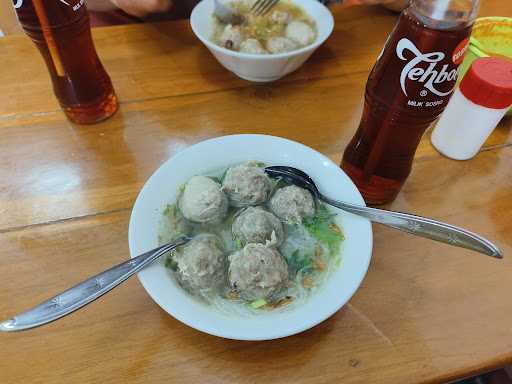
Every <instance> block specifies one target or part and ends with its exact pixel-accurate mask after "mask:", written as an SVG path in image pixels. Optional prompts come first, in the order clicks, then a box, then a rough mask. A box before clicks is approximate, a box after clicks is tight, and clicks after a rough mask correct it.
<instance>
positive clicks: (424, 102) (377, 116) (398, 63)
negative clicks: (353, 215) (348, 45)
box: [341, 0, 478, 205]
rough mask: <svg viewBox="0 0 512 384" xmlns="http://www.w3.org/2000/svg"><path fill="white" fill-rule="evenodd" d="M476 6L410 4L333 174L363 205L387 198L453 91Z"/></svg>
mask: <svg viewBox="0 0 512 384" xmlns="http://www.w3.org/2000/svg"><path fill="white" fill-rule="evenodd" d="M477 9H478V0H412V1H411V2H410V4H409V6H408V7H407V8H406V9H405V10H404V11H403V12H402V14H401V15H400V18H399V20H398V22H397V24H396V26H395V28H394V30H393V32H392V33H391V35H390V36H389V38H388V41H387V42H386V45H385V47H384V49H383V51H382V53H381V54H380V56H379V58H378V59H377V63H376V64H375V66H374V67H373V69H372V71H371V73H370V76H369V78H368V82H367V84H366V92H365V103H364V110H363V116H362V119H361V123H360V125H359V128H358V130H357V132H356V134H355V136H354V137H353V138H352V140H351V142H350V143H349V145H348V147H347V148H346V149H345V152H344V154H343V160H342V163H341V167H342V168H343V170H344V171H345V172H346V173H347V174H348V175H349V176H350V178H351V179H352V180H353V181H354V183H355V184H356V185H357V187H358V188H359V190H360V192H361V194H362V195H363V197H364V199H365V201H366V202H367V203H368V204H372V205H378V204H384V203H388V202H391V201H393V200H394V199H395V197H396V196H397V194H398V192H399V191H400V189H401V188H402V185H403V184H404V182H405V180H406V179H407V177H408V176H409V173H410V171H411V167H412V161H413V158H414V154H415V152H416V148H417V147H418V144H419V142H420V140H421V137H422V135H423V133H424V132H425V130H426V129H427V128H428V127H429V125H430V124H431V123H432V122H433V121H434V120H435V119H436V118H437V117H438V116H439V115H440V114H441V113H442V112H443V110H444V108H445V107H446V105H447V104H448V100H449V99H450V97H451V94H452V91H453V89H454V88H455V85H456V81H457V75H458V67H459V65H460V64H461V63H462V61H463V59H464V53H465V51H466V49H467V47H468V43H469V35H470V33H471V28H472V25H473V21H474V18H475V15H476V12H477Z"/></svg>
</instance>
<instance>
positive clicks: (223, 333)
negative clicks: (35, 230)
mask: <svg viewBox="0 0 512 384" xmlns="http://www.w3.org/2000/svg"><path fill="white" fill-rule="evenodd" d="M237 138H244V139H250V138H263V139H270V140H278V141H281V142H288V143H289V144H291V145H294V146H297V147H298V148H299V149H302V150H305V151H306V152H309V153H311V155H314V156H315V157H316V158H318V162H319V163H320V162H321V163H323V165H324V166H331V167H332V166H333V167H335V168H334V169H337V170H338V172H341V174H340V176H344V178H346V182H347V183H349V184H350V185H351V186H352V188H353V191H354V192H355V197H354V198H353V199H352V200H354V202H355V203H360V204H361V205H365V203H364V200H363V198H362V196H361V194H360V193H359V191H358V190H357V187H356V186H355V185H354V183H353V182H352V181H351V180H350V178H349V177H348V176H347V175H346V174H345V173H344V172H343V170H342V169H341V168H340V167H339V166H338V165H337V164H335V163H334V162H333V161H332V160H331V159H329V158H328V157H327V156H325V155H324V154H322V153H321V152H319V151H317V150H315V149H313V148H311V147H308V146H306V145H304V144H302V143H300V142H296V141H293V140H290V139H287V138H283V137H279V136H272V135H265V134H234V135H226V136H219V137H214V138H210V139H207V140H202V141H200V142H197V143H195V144H193V145H191V146H188V147H187V148H185V149H183V150H181V151H179V152H177V153H175V154H174V155H173V156H171V157H170V158H169V159H167V160H166V161H165V162H163V163H162V164H161V165H160V166H159V167H158V168H157V169H156V170H155V171H154V172H153V174H152V175H151V176H150V177H149V178H148V179H147V180H146V182H145V183H144V185H143V187H142V188H141V190H140V192H139V194H138V196H137V199H136V201H135V203H134V205H133V208H132V212H131V214H130V220H129V227H128V235H129V236H128V242H129V244H128V245H129V251H130V258H134V257H136V256H137V254H135V249H136V247H137V246H136V239H135V230H136V228H135V219H136V216H138V215H140V214H139V213H138V212H140V211H142V208H141V206H142V204H143V203H142V200H143V199H144V198H147V197H146V196H143V195H144V191H145V190H146V189H149V188H150V187H149V184H150V181H151V179H153V178H155V179H157V178H159V177H161V175H160V174H162V173H163V172H164V170H163V168H164V165H165V164H168V163H170V162H171V161H172V160H173V159H177V158H179V157H181V156H184V155H185V153H186V152H187V149H190V148H191V147H194V146H196V145H201V144H204V143H207V144H210V145H211V144H215V145H218V144H219V143H220V142H222V141H225V140H236V139H237ZM326 163H327V164H326ZM355 200H357V201H355ZM359 219H362V220H364V227H365V228H366V229H365V240H366V241H367V246H366V247H365V248H364V250H365V251H364V257H362V258H361V259H363V260H362V261H361V264H360V268H358V269H356V270H355V271H353V272H357V275H354V276H355V281H356V283H355V284H351V285H349V287H345V289H344V290H343V291H341V292H340V295H339V299H341V300H338V299H337V300H335V301H336V303H335V304H334V305H330V306H328V307H329V309H327V310H325V311H323V312H322V315H321V316H319V317H318V318H315V319H310V320H309V321H304V322H302V323H299V324H297V325H296V326H289V327H288V328H287V329H286V330H285V331H284V330H282V329H280V328H279V327H276V329H271V330H266V331H265V332H261V334H258V335H252V334H250V333H243V334H241V333H237V332H233V331H231V330H229V329H228V330H226V329H223V328H222V327H221V328H218V327H216V326H204V325H202V324H201V321H197V320H196V319H195V318H190V317H187V316H186V315H184V314H183V313H180V311H177V312H176V311H173V310H169V308H168V306H167V305H166V304H165V303H164V302H163V300H161V297H162V295H160V294H157V293H155V291H154V290H153V289H152V288H151V287H149V286H148V285H147V284H148V283H147V282H148V281H149V280H148V276H149V275H148V276H146V275H143V273H144V271H141V272H139V273H138V274H137V277H138V279H139V281H140V283H141V284H142V286H143V287H144V289H145V290H146V292H147V293H148V295H149V296H150V297H151V299H152V300H153V301H154V302H155V303H156V304H157V305H158V306H160V308H162V309H163V310H164V311H165V312H166V313H168V314H169V315H170V316H172V317H174V318H175V319H176V320H178V321H180V322H181V323H183V324H185V325H187V326H189V327H191V328H194V329H196V330H198V331H201V332H204V333H207V334H210V335H213V336H217V337H222V338H227V339H233V340H272V339H279V338H283V337H288V336H292V335H295V334H298V333H301V332H303V331H306V330H308V329H310V328H313V327H315V326H317V325H318V324H320V323H322V322H324V321H325V320H327V319H328V318H330V317H331V316H333V315H334V314H335V313H336V312H338V311H339V310H340V309H341V308H342V307H343V306H345V305H346V304H347V303H348V302H349V301H350V299H351V298H352V297H353V295H354V294H355V293H356V291H357V290H358V289H359V288H360V287H361V284H362V282H363V280H364V278H365V276H366V274H367V273H368V269H369V266H370V262H371V259H372V254H373V231H372V225H371V222H370V221H369V220H367V219H364V218H359ZM366 241H365V242H366ZM366 250H368V254H367V255H366ZM342 268H343V267H342ZM331 278H333V277H331ZM319 298H320V299H321V298H322V296H319ZM324 299H325V297H324ZM311 301H314V300H313V298H312V300H311Z"/></svg>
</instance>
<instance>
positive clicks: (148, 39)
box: [0, 0, 512, 384]
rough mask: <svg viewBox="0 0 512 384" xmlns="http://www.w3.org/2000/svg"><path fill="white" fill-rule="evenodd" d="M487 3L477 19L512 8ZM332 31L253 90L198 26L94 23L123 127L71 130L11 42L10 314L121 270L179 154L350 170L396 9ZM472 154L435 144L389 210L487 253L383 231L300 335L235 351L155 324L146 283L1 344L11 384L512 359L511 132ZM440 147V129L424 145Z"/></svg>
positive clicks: (26, 49)
mask: <svg viewBox="0 0 512 384" xmlns="http://www.w3.org/2000/svg"><path fill="white" fill-rule="evenodd" d="M511 14H512V4H511V3H510V2H508V1H507V2H506V1H501V0H483V5H482V9H481V15H509V16H510V15H511ZM335 18H336V27H335V30H334V33H333V35H332V37H331V38H330V39H329V40H328V42H327V43H326V44H325V45H324V46H323V47H321V48H320V49H319V50H318V51H317V53H316V54H315V55H314V56H313V57H312V58H311V60H310V61H309V62H308V63H307V64H306V65H305V66H304V67H303V68H302V69H300V70H299V71H298V72H296V73H295V74H293V75H291V76H289V77H287V78H285V79H283V80H282V81H279V82H277V83H275V84H269V85H260V86H256V85H252V84H249V83H247V82H245V81H242V80H239V79H237V78H236V77H235V76H233V75H231V74H230V73H228V72H226V71H225V70H224V69H223V68H222V67H221V66H220V65H219V64H217V63H216V61H215V60H214V59H213V58H212V56H211V55H210V54H209V53H208V51H207V50H206V49H205V48H203V47H202V46H201V45H200V44H199V42H198V41H197V40H196V39H195V38H194V36H193V35H192V33H191V31H190V29H189V27H188V24H187V22H186V21H182V22H169V23H163V24H146V25H131V26H119V27H110V28H101V29H97V30H94V38H95V41H96V45H97V49H98V51H99V54H100V56H101V58H102V60H103V63H104V64H105V66H106V68H107V70H108V71H109V73H110V75H111V77H112V79H113V82H114V84H115V88H116V90H117V93H118V95H119V97H120V100H121V108H120V111H119V112H118V113H117V114H116V115H115V117H113V118H112V119H110V120H108V121H106V122H104V123H102V124H98V125H95V126H74V125H72V124H71V123H69V122H68V121H67V120H66V119H65V118H64V115H63V114H62V112H61V111H60V110H59V108H58V105H57V103H56V101H55V99H54V97H53V94H52V91H51V88H50V83H49V78H48V74H47V71H46V68H45V67H44V65H43V61H42V59H41V57H40V56H39V54H38V52H37V51H36V49H35V48H34V47H33V45H32V43H31V42H30V41H29V40H28V39H27V38H26V37H25V36H23V35H19V36H11V37H5V38H3V39H0V57H2V60H3V65H2V66H1V67H0V84H2V92H1V93H0V180H1V181H0V249H1V253H0V287H1V288H0V318H2V319H4V318H7V317H9V316H11V315H14V314H15V313H17V312H20V311H22V310H24V309H27V308H28V307H30V306H32V305H34V304H36V303H38V302H40V301H41V300H43V299H46V298H47V297H48V296H49V295H52V294H55V293H57V292H59V291H61V290H63V289H65V288H67V287H69V286H70V285H72V284H74V283H76V282H78V281H80V280H82V279H84V278H86V277H88V276H90V275H92V274H94V273H96V272H99V271H101V270H103V269H105V268H107V267H109V266H111V265H113V264H114V263H118V262H120V261H122V260H124V259H126V258H127V257H128V246H127V227H128V220H129V216H130V210H131V207H132V205H133V202H134V200H135V198H136V195H137V193H138V191H139V189H140V188H141V186H142V185H143V183H144V181H145V180H146V179H147V178H148V177H149V175H150V174H151V173H152V172H153V171H154V170H155V169H156V168H157V167H158V166H159V165H160V164H161V163H162V162H163V161H165V160H166V159H168V158H169V157H170V156H172V155H173V154H175V153H176V152H178V151H180V150H181V149H183V148H185V147H187V146H189V145H191V144H193V143H196V142H198V141H201V140H203V139H206V138H210V137H214V136H219V135H225V134H230V133H248V132H251V133H255V132H256V133H268V134H272V135H279V136H284V137H288V138H290V139H293V140H297V141H300V142H303V143H305V144H307V145H309V146H311V147H313V148H315V149H317V150H319V151H321V152H323V153H325V154H327V155H328V156H330V157H331V158H332V159H333V160H335V161H336V162H338V161H339V160H340V157H341V153H342V151H343V149H344V147H345V146H346V144H347V142H348V140H349V139H350V137H351V136H352V134H353V133H354V130H355V128H356V126H357V124H358V122H359V118H360V114H361V98H362V94H363V89H364V85H365V82H366V78H367V75H368V72H369V70H370V68H371V66H372V64H373V62H374V60H375V58H376V56H377V55H378V53H379V51H380V49H381V47H382V45H383V43H384V41H385V39H386V36H387V34H388V33H389V32H390V30H391V28H392V26H393V24H394V21H395V15H393V14H392V13H389V12H387V11H385V10H383V9H381V8H379V7H368V8H366V7H361V8H353V9H349V10H337V11H336V12H335ZM511 126H512V124H511V120H510V119H509V120H505V121H503V122H502V123H501V125H500V127H499V128H498V129H497V130H496V131H495V133H494V134H493V135H492V136H491V137H490V139H489V140H488V142H487V143H486V145H485V147H484V148H483V149H482V151H481V152H480V153H479V154H478V156H477V157H476V158H475V159H473V160H471V161H465V162H457V161H452V160H449V159H446V158H444V157H442V156H440V155H439V154H438V153H437V152H436V151H435V150H434V149H433V147H432V146H431V145H430V142H429V140H428V137H425V138H424V139H423V141H422V142H421V145H420V148H419V150H418V153H417V156H416V160H415V164H414V171H413V173H412V175H411V177H410V178H409V180H408V182H407V184H406V186H405V188H404V189H403V191H402V193H401V194H400V196H399V197H398V199H397V200H396V201H395V202H394V203H393V204H391V205H390V207H391V208H393V209H396V210H402V211H409V212H415V213H418V214H423V215H428V216H431V217H434V218H438V219H442V220H445V221H448V222H450V223H453V224H456V225H463V226H465V227H467V228H469V229H471V230H474V231H476V232H479V233H481V234H482V235H484V236H487V237H489V238H490V239H493V240H495V241H496V242H497V243H498V244H500V246H501V247H502V248H503V250H504V252H505V256H506V257H505V259H504V260H501V261H499V260H494V259H491V258H488V257H485V256H481V255H478V254H475V253H472V252H470V251H465V250H462V249H456V248H451V247H448V246H445V245H441V244H438V243H434V242H430V241H428V240H423V239H418V238H412V237H411V236H409V235H406V234H403V233H399V232H397V231H393V230H390V229H386V228H382V227H380V226H375V227H374V234H375V244H374V252H373V259H372V263H371V266H370V269H369V271H368V274H367V276H366V278H365V280H364V282H363V284H362V286H361V288H360V289H359V290H358V291H357V293H356V294H355V296H354V297H353V298H352V300H351V301H350V303H349V304H347V305H346V306H345V307H344V308H343V309H341V310H340V311H339V312H338V313H336V314H335V315H334V316H332V317H331V318H330V319H328V320H327V321H325V322H324V323H322V324H320V325H318V326H317V327H315V328H313V329H311V330H309V331H306V332H304V333H302V334H299V335H296V336H293V337H289V338H286V339H283V340H275V341H268V342H240V341H233V340H224V339H220V338H216V337H213V336H209V335H205V334H202V333H200V332H198V331H195V330H193V329H191V328H189V327H187V326H185V325H183V324H181V323H180V322H178V321H176V320H174V319H173V318H172V317H170V316H169V315H167V313H165V312H164V311H162V310H161V309H160V308H159V307H158V306H157V305H156V304H155V303H154V302H153V301H152V300H151V299H150V298H149V296H148V295H147V294H146V292H145V291H144V289H143V288H142V286H141V285H140V283H139V281H138V280H137V279H136V278H132V279H130V280H129V281H128V282H126V283H125V284H124V285H123V286H121V287H119V288H118V289H116V290H114V291H113V292H112V293H111V294H109V295H107V296H105V297H104V298H102V299H101V300H99V301H97V302H95V303H94V304H92V305H90V306H88V307H87V308H85V309H84V310H82V311H80V312H78V313H75V314H73V315H71V316H69V317H67V318H65V319H62V320H60V321H58V322H55V323H53V324H50V325H48V326H46V327H42V328H38V329H35V330H32V331H28V332H24V333H16V334H1V335H0V382H1V383H2V384H7V383H45V384H49V383H162V382H166V383H172V382H184V383H235V382H236V383H256V382H265V383H288V382H294V383H302V382H304V383H334V382H338V383H393V384H396V383H425V382H443V381H449V380H453V379H456V378H460V377H464V376H468V375H471V374H475V373H478V372H482V371H486V370H490V369H492V368H495V367H499V366H503V365H506V364H510V363H511V362H512V300H511V295H512V261H511V258H510V257H507V256H510V254H511V251H512V235H511V232H512V214H511V213H512V212H511V211H512V177H511V169H512V145H511V144H512V134H511V133H510V129H511ZM427 136H428V135H427Z"/></svg>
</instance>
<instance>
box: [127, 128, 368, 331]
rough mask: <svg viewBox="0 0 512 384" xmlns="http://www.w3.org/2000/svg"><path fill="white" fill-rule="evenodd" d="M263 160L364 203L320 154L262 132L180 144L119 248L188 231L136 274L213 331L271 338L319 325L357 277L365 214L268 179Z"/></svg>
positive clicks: (181, 313)
mask: <svg viewBox="0 0 512 384" xmlns="http://www.w3.org/2000/svg"><path fill="white" fill-rule="evenodd" d="M275 165H288V166H293V167H296V168H299V169H302V170H303V171H305V172H306V173H308V174H309V175H310V176H311V177H312V178H313V179H314V180H315V182H316V183H317V185H318V187H319V188H320V190H321V191H322V192H323V193H324V194H326V195H328V196H330V197H332V198H334V199H338V200H343V201H347V202H350V203H355V204H360V205H364V201H363V199H362V197H361V195H360V194H359V192H358V190H357V188H356V187H355V186H354V184H353V183H352V182H351V180H350V179H349V178H348V177H347V176H346V175H345V173H344V172H343V171H342V170H341V169H340V168H339V166H338V165H336V164H335V163H333V162H332V161H331V160H329V159H328V158H327V157H325V156H324V155H322V154H321V153H319V152H317V151H315V150H313V149H311V148H309V147H306V146H304V145H302V144H300V143H297V142H294V141H290V140H287V139H284V138H279V137H273V136H267V135H233V136H224V137H219V138H215V139H210V140H206V141H203V142H200V143H197V144H195V145H192V146H190V147H188V148H186V149H184V150H182V151H181V152H179V153H177V154H176V155H175V156H174V157H172V158H171V159H169V160H168V161H167V162H165V163H164V164H163V165H162V166H161V167H160V168H159V169H157V170H156V171H155V173H154V174H153V175H152V176H151V177H150V178H149V179H148V181H147V182H146V183H145V185H144V186H143V188H142V190H141V191H140V193H139V196H138V197H137V200H136V202H135V205H134V207H133V210H132V214H131V218H130V226H129V247H130V254H131V257H135V256H137V255H139V254H141V253H144V252H146V251H148V250H150V249H153V248H156V247H157V246H159V245H161V244H165V243H168V242H172V241H174V240H176V239H178V238H180V237H183V236H186V237H187V238H189V239H190V240H189V241H188V243H187V244H185V245H182V246H180V247H178V248H177V249H176V250H174V251H173V252H171V253H169V254H167V255H165V256H163V257H162V258H161V259H159V260H158V261H156V262H155V263H154V264H152V265H151V266H149V267H147V268H146V269H145V270H143V271H141V272H140V273H139V275H138V277H139V279H140V281H141V283H142V285H143V286H144V288H145V289H146V291H147V292H148V294H149V295H150V296H151V298H152V299H153V300H154V301H155V302H156V303H157V304H158V305H160V307H162V309H163V310H165V311H166V312H168V313H169V314H170V315H171V316H173V317H174V318H176V319H177V320H179V321H181V322H183V323H185V324H187V325H189V326H191V327H193V328H195V329H197V330H199V331H202V332H205V333H208V334H211V335H215V336H220V337H225V338H231V339H238V340H268V339H275V338H280V337H285V336H289V335H293V334H296V333H299V332H302V331H304V330H306V329H309V328H311V327H313V326H315V325H317V324H319V323H321V322H322V321H323V320H325V319H327V318H328V317H330V316H331V315H333V314H334V313H335V312H336V311H338V310H339V309H340V308H341V307H342V306H343V305H344V304H346V303H347V302H348V300H349V299H350V298H351V296H352V295H353V294H354V292H355V291H356V290H357V288H358V287H359V285H360V284H361V282H362V280H363V278H364V276H365V274H366V271H367V269H368V265H369V262H370V258H371V251H372V230H371V225H370V223H369V221H368V220H366V219H364V218H361V217H357V216H354V215H352V214H349V213H345V212H343V211H341V210H339V209H337V208H334V207H330V206H327V205H325V204H323V203H322V202H319V201H316V200H315V198H314V197H313V196H312V195H311V193H310V192H309V191H307V190H305V189H302V188H301V187H299V186H297V185H294V184H290V183H289V182H288V181H287V180H281V179H275V178H271V177H269V176H268V174H267V173H266V172H265V167H268V166H275Z"/></svg>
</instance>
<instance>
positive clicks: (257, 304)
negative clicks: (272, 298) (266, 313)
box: [249, 299, 267, 309]
mask: <svg viewBox="0 0 512 384" xmlns="http://www.w3.org/2000/svg"><path fill="white" fill-rule="evenodd" d="M249 305H250V306H251V308H254V309H258V308H261V307H263V306H265V305H267V301H266V300H265V299H258V300H254V301H253V302H251V303H250V304H249Z"/></svg>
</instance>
